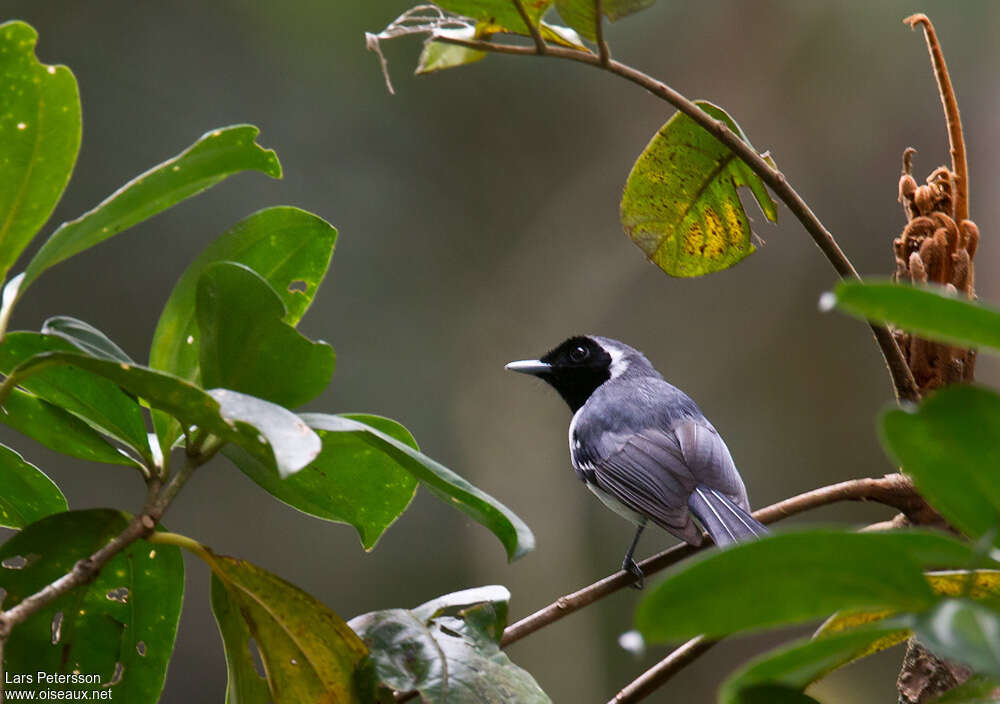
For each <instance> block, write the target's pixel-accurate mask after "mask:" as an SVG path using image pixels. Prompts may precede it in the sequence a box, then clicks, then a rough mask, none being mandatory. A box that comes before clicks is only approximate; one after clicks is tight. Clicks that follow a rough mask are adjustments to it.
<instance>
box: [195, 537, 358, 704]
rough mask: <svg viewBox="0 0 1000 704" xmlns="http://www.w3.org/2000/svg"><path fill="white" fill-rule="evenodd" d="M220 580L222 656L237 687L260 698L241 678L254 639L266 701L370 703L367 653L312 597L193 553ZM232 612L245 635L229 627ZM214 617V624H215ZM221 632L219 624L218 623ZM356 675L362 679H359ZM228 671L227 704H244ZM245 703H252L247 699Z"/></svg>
mask: <svg viewBox="0 0 1000 704" xmlns="http://www.w3.org/2000/svg"><path fill="white" fill-rule="evenodd" d="M199 554H200V555H201V557H202V558H203V559H205V560H206V561H207V562H208V564H209V566H210V567H211V568H212V572H213V573H214V575H215V577H216V578H217V579H218V585H215V584H213V594H214V595H215V596H214V597H213V602H214V603H216V604H219V605H220V606H223V607H224V608H225V609H226V610H228V611H229V613H228V614H227V619H228V621H227V625H226V632H228V633H229V635H230V637H231V638H232V639H233V640H232V641H230V640H229V639H226V638H225V634H226V632H224V634H223V635H224V638H223V642H224V644H225V645H226V649H227V653H229V651H231V650H233V649H234V648H238V649H239V650H238V651H237V652H235V653H231V654H227V660H228V661H229V662H230V663H232V662H233V659H234V658H236V659H237V663H238V667H239V670H238V672H237V673H236V674H237V676H238V677H239V678H240V684H239V687H241V688H243V689H245V690H246V691H248V692H249V693H250V694H251V695H252V696H256V697H259V696H260V694H259V688H258V687H256V686H254V685H251V684H249V682H252V680H251V679H250V676H249V673H248V672H247V671H246V668H247V667H248V666H252V664H251V663H248V662H247V661H246V658H245V656H244V654H243V651H244V650H246V649H247V647H248V639H247V638H246V636H247V634H250V635H252V636H253V639H254V641H255V642H256V644H257V648H258V650H259V651H260V655H261V659H262V660H263V661H264V670H265V672H266V673H267V682H268V687H269V690H270V694H271V699H272V700H273V701H274V703H275V704H307V703H311V702H314V703H316V704H323V703H325V702H338V704H354V703H356V704H367V703H368V702H370V701H371V699H372V696H371V687H372V684H373V683H372V682H371V681H370V680H369V679H368V678H366V677H365V676H364V675H365V673H364V672H363V670H364V666H365V664H366V659H367V655H368V650H367V648H366V647H365V645H364V643H362V642H361V640H360V639H359V638H358V636H357V635H355V633H354V631H352V630H351V629H350V628H348V626H347V624H346V623H344V621H343V620H342V619H341V618H340V617H339V616H337V614H335V613H334V612H333V611H331V610H330V609H328V608H327V607H326V606H324V605H323V604H322V603H320V602H319V601H317V600H316V599H315V598H314V597H312V596H310V595H309V594H306V593H305V592H303V591H302V590H301V589H299V588H297V587H295V586H294V585H292V584H289V583H288V582H286V581H284V580H283V579H281V578H280V577H277V576H275V575H273V574H271V573H270V572H267V571H265V570H262V569H261V568H259V567H257V566H256V565H252V564H250V563H249V562H245V561H244V560H238V559H236V558H233V557H227V556H224V555H215V554H213V553H211V552H208V551H203V552H200V553H199ZM219 587H222V588H223V590H224V591H225V597H226V599H227V600H228V602H229V603H228V604H223V603H221V602H222V600H221V595H220V594H218V591H219ZM233 611H235V612H238V614H239V616H240V618H242V620H243V621H244V623H245V625H246V629H245V630H243V629H240V628H238V627H236V626H235V625H233V624H232V623H231V621H232V619H234V618H235V614H234V613H232V612H233ZM218 613H219V612H218V610H217V611H216V617H217V618H218ZM220 628H221V622H220ZM359 668H361V670H362V672H359V671H358V670H359ZM233 674H234V673H233V669H232V665H231V666H230V676H231V679H230V689H229V701H230V702H234V701H239V702H242V701H243V699H235V698H234V695H238V694H239V693H241V689H237V687H236V686H234V682H233V679H232V676H233ZM250 701H253V700H252V699H251V700H250Z"/></svg>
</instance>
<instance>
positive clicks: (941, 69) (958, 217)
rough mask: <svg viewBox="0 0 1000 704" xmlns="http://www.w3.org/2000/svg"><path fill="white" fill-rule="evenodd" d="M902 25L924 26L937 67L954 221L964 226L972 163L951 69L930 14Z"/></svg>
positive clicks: (911, 19)
mask: <svg viewBox="0 0 1000 704" xmlns="http://www.w3.org/2000/svg"><path fill="white" fill-rule="evenodd" d="M903 24H906V25H909V27H910V29H916V28H917V25H918V24H920V25H923V27H924V38H925V39H926V40H927V51H928V52H929V53H930V55H931V65H932V66H933V67H934V77H935V78H937V84H938V93H939V94H940V95H941V105H942V106H943V107H944V119H945V122H946V123H947V125H948V143H949V145H950V147H951V171H952V174H953V177H954V181H955V222H957V223H961V222H962V221H963V220H968V219H969V164H968V161H967V160H966V158H965V139H964V138H963V137H962V118H961V116H960V115H959V113H958V100H957V99H956V98H955V89H954V88H953V87H952V85H951V77H950V76H949V75H948V66H947V65H946V64H945V62H944V53H943V52H942V51H941V45H940V44H939V43H938V38H937V34H936V33H935V32H934V25H932V24H931V21H930V19H928V18H927V15H925V14H923V13H918V14H916V15H910V16H909V17H907V18H906V19H904V20H903Z"/></svg>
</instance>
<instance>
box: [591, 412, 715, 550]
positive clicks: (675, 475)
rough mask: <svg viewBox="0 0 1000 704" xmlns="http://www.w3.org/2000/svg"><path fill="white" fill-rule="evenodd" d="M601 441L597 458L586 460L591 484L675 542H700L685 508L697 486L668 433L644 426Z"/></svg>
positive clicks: (675, 439) (698, 531)
mask: <svg viewBox="0 0 1000 704" xmlns="http://www.w3.org/2000/svg"><path fill="white" fill-rule="evenodd" d="M604 440H605V442H604V443H602V444H603V447H602V448H601V449H602V450H603V452H599V454H600V455H602V456H600V457H592V458H587V459H588V462H587V464H588V465H590V467H589V469H591V479H592V481H593V482H594V483H595V484H596V485H597V486H598V487H599V488H601V489H603V490H604V491H605V492H607V493H609V494H612V495H613V496H615V497H616V498H617V499H618V500H619V501H621V502H622V503H623V504H625V505H626V506H627V507H628V508H630V509H632V510H633V511H637V512H638V513H641V514H643V515H645V516H648V517H649V518H651V519H652V520H653V521H654V522H656V523H657V524H658V525H660V526H661V527H662V528H664V529H665V530H667V531H668V532H670V533H672V534H673V535H676V536H677V537H678V538H681V539H682V540H684V541H686V542H688V543H691V544H692V545H699V544H701V531H700V530H698V528H697V526H696V525H695V524H694V522H693V521H692V519H691V512H690V511H689V510H688V497H689V496H690V495H691V492H692V491H693V490H694V488H695V486H696V485H697V483H698V482H697V479H696V477H695V476H694V475H693V474H692V472H691V470H690V469H689V468H688V466H687V463H686V461H685V459H684V454H683V451H682V449H681V446H680V444H679V443H678V441H677V438H676V437H674V435H673V433H670V432H669V431H667V432H664V431H662V430H659V429H655V428H647V429H645V430H642V431H640V432H639V433H635V434H630V435H627V436H621V435H619V436H605V438H604Z"/></svg>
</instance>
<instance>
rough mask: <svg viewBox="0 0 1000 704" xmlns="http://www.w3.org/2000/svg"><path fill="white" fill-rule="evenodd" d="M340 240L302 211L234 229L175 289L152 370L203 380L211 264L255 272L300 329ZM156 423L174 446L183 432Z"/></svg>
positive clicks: (160, 418)
mask: <svg viewBox="0 0 1000 704" xmlns="http://www.w3.org/2000/svg"><path fill="white" fill-rule="evenodd" d="M336 241H337V230H336V229H334V228H333V227H332V226H331V225H330V224H329V223H327V222H326V221H325V220H323V219H321V218H319V217H316V216H315V215H313V214H311V213H307V212H305V211H304V210H299V209H298V208H289V207H277V208H268V209H266V210H261V211H260V212H258V213H254V214H253V215H251V216H250V217H248V218H246V219H245V220H243V221H241V222H239V223H237V224H236V225H234V226H233V227H232V228H231V229H229V230H228V231H226V232H225V233H224V234H223V235H222V236H220V237H219V238H218V239H217V240H215V241H214V242H213V243H212V244H210V245H209V246H208V247H206V248H205V249H204V251H202V253H201V254H200V255H199V256H198V258H197V259H195V261H194V262H193V263H192V264H191V265H190V266H189V267H188V268H187V271H185V272H184V274H183V275H182V276H181V278H180V279H179V280H178V281H177V284H176V285H175V286H174V290H173V292H172V293H171V294H170V298H169V300H167V304H166V306H164V308H163V312H162V313H161V314H160V320H159V322H158V323H157V325H156V332H155V333H154V335H153V345H152V348H151V349H150V353H149V364H150V366H152V367H154V368H156V369H161V370H163V371H166V372H170V373H171V374H174V375H175V376H179V377H181V378H182V379H185V380H187V381H193V382H197V381H198V380H199V378H200V375H199V368H198V336H199V332H198V323H197V320H196V318H195V301H196V298H197V287H198V280H199V279H200V278H201V275H202V273H203V272H204V271H205V269H207V268H208V267H209V266H211V265H212V264H214V263H216V262H221V261H232V262H237V263H239V264H243V265H245V266H247V267H249V268H251V269H253V270H254V271H256V272H257V273H258V274H260V275H261V276H263V277H264V278H265V279H267V282H268V283H269V284H270V285H271V287H272V288H273V289H274V290H275V291H276V292H277V294H278V295H279V296H280V297H281V300H282V302H283V303H284V304H285V318H284V320H285V322H286V323H288V324H289V325H295V324H296V323H297V322H298V321H299V320H300V319H301V318H302V316H303V315H304V314H305V312H306V310H307V309H308V307H309V304H310V303H312V300H313V297H314V296H315V295H316V291H317V290H318V288H319V285H320V282H322V280H323V277H324V276H325V275H326V271H327V268H328V267H329V265H330V257H331V256H332V255H333V248H334V245H335V244H336ZM153 421H154V423H155V425H156V431H157V434H158V435H159V436H160V438H161V443H163V444H165V445H169V444H171V443H172V442H173V440H174V439H176V437H177V434H178V433H179V432H180V431H179V428H177V427H176V426H173V425H171V424H170V422H169V418H167V417H165V416H164V415H163V414H160V413H154V414H153ZM168 438H169V442H165V440H166V439H168Z"/></svg>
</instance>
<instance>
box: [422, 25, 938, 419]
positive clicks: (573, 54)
mask: <svg viewBox="0 0 1000 704" xmlns="http://www.w3.org/2000/svg"><path fill="white" fill-rule="evenodd" d="M435 41H440V42H444V43H447V44H456V45H458V46H464V47H468V48H470V49H478V50H479V51H491V52H495V53H500V54H516V55H521V56H532V55H535V54H537V53H538V52H537V51H536V50H535V49H532V48H531V47H527V46H516V45H511V44H494V43H492V42H484V41H475V40H465V39H458V38H455V37H450V36H446V35H438V36H435ZM546 55H548V56H554V57H557V58H560V59H568V60H570V61H577V62H579V63H584V64H590V65H591V66H597V67H599V68H603V69H606V70H607V71H610V72H611V73H613V74H615V75H616V76H620V77H622V78H625V79H626V80H629V81H631V82H632V83H635V84H636V85H638V86H641V87H642V88H645V89H646V90H647V91H649V92H650V93H652V94H653V95H655V96H656V97H658V98H660V99H662V100H665V101H666V102H668V103H670V104H671V105H673V106H674V107H675V108H677V109H678V110H680V111H681V112H683V113H684V114H685V115H687V116H688V117H690V118H691V119H692V120H694V121H695V122H696V123H697V124H699V125H701V126H702V127H703V128H704V129H706V130H707V131H708V132H709V133H711V134H712V135H713V136H714V137H715V138H716V139H718V140H719V141H720V142H722V143H723V144H724V145H726V147H728V148H729V149H731V150H732V151H733V152H734V153H735V154H736V155H737V156H738V157H739V158H740V159H742V160H743V161H744V162H745V163H746V164H747V166H749V167H750V169H751V170H752V171H753V172H754V173H755V174H757V175H758V176H760V178H761V179H762V180H763V181H764V183H766V184H767V185H768V186H770V187H771V190H773V191H774V193H775V195H777V196H778V198H780V199H781V201H782V202H784V203H785V205H786V206H788V209H789V210H791V211H792V214H793V215H795V217H796V218H797V219H798V220H799V222H801V223H802V225H803V227H805V229H806V231H807V232H808V233H809V234H810V236H811V237H812V239H813V242H815V243H816V246H817V247H819V248H820V251H822V252H823V254H824V255H825V256H826V258H827V260H828V261H829V262H830V264H831V265H832V266H833V268H834V270H835V271H836V272H837V274H839V275H840V276H841V277H842V278H845V279H858V278H860V277H859V276H858V272H857V270H855V268H854V266H853V265H852V264H851V262H850V260H848V258H847V257H846V256H845V255H844V252H843V251H842V250H841V249H840V246H839V245H838V244H837V242H836V240H835V239H834V238H833V235H832V234H830V232H829V230H827V229H826V228H825V227H824V226H823V223H822V222H820V220H819V218H817V217H816V215H815V213H813V212H812V210H811V209H810V208H809V206H808V205H807V204H806V202H805V201H804V200H803V199H802V197H801V196H800V195H799V194H798V193H797V192H796V191H795V189H794V188H792V187H791V186H790V185H789V184H788V181H787V180H786V179H785V175H784V174H782V173H781V172H780V171H778V170H777V169H775V168H772V167H771V165H770V164H768V163H767V161H765V160H764V158H763V157H762V156H761V155H760V154H758V153H757V152H756V151H754V150H753V148H752V147H750V145H748V144H747V143H746V142H744V141H743V140H742V139H740V138H739V137H738V136H737V135H736V134H735V133H734V132H733V131H732V130H731V129H729V127H728V126H727V125H726V124H725V123H724V122H722V121H721V120H716V119H715V118H713V117H712V116H710V115H709V114H708V113H706V112H704V111H703V110H701V109H700V108H699V107H698V106H697V105H695V104H694V103H693V102H691V101H690V100H688V99H687V98H686V97H684V96H683V95H681V94H680V93H678V92H677V91H675V90H674V89H673V88H671V87H670V86H668V85H666V84H665V83H662V82H661V81H658V80H656V79H655V78H653V77H651V76H649V75H647V74H645V73H643V72H642V71H639V70H637V69H634V68H632V67H631V66H628V65H626V64H623V63H621V62H619V61H615V60H614V59H609V60H608V61H606V62H605V61H602V59H601V57H600V56H598V55H596V54H592V53H591V52H589V51H580V50H578V49H568V48H566V47H559V46H549V47H546ZM871 328H872V332H873V333H874V335H875V340H876V342H877V343H878V346H879V348H880V349H881V351H882V356H883V357H884V358H885V362H886V366H887V367H888V368H889V376H890V377H891V378H892V384H893V389H894V391H895V393H896V397H897V398H898V399H899V400H904V401H915V400H917V399H919V398H920V393H919V391H918V389H917V384H916V382H915V381H914V379H913V373H912V372H911V371H910V368H909V366H907V364H906V360H905V359H904V358H903V355H902V353H901V352H900V350H899V346H898V345H897V344H896V341H895V340H894V339H893V337H892V335H891V334H890V333H889V331H888V330H887V329H886V328H884V327H882V326H878V325H872V326H871Z"/></svg>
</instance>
